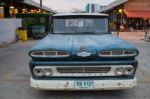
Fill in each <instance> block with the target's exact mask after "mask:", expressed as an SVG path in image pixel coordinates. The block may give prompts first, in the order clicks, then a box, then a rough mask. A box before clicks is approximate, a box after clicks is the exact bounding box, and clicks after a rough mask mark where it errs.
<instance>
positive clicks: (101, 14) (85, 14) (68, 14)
mask: <svg viewBox="0 0 150 99" xmlns="http://www.w3.org/2000/svg"><path fill="white" fill-rule="evenodd" d="M58 16H108V15H107V14H103V13H62V14H54V15H53V17H58Z"/></svg>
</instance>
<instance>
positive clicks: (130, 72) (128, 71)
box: [125, 67, 134, 76]
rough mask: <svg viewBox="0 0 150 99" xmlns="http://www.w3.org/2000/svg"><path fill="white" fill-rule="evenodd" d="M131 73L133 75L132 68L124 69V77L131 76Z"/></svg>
mask: <svg viewBox="0 0 150 99" xmlns="http://www.w3.org/2000/svg"><path fill="white" fill-rule="evenodd" d="M133 73H134V68H133V67H126V68H125V75H127V76H130V75H133Z"/></svg>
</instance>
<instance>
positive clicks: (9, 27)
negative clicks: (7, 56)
mask: <svg viewBox="0 0 150 99" xmlns="http://www.w3.org/2000/svg"><path fill="white" fill-rule="evenodd" d="M21 26H22V21H21V19H0V46H2V45H4V44H9V43H12V42H14V41H16V29H17V28H18V27H21Z"/></svg>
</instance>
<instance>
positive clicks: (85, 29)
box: [53, 18, 108, 34]
mask: <svg viewBox="0 0 150 99" xmlns="http://www.w3.org/2000/svg"><path fill="white" fill-rule="evenodd" d="M53 22H54V26H53V32H54V33H99V34H102V33H108V19H107V18H66V19H65V18H63V19H54V20H53Z"/></svg>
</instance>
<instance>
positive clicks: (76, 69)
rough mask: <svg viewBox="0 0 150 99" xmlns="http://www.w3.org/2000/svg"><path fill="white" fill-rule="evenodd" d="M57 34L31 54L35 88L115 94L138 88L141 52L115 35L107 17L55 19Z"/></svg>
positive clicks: (78, 15) (61, 16)
mask: <svg viewBox="0 0 150 99" xmlns="http://www.w3.org/2000/svg"><path fill="white" fill-rule="evenodd" d="M52 30H53V31H52V32H51V33H50V34H49V35H48V36H47V37H45V38H44V39H43V40H41V41H40V42H39V43H38V44H36V45H35V46H33V48H32V49H31V50H30V51H29V56H30V57H31V58H32V60H31V61H30V63H29V64H30V70H31V74H32V76H31V79H30V84H31V87H33V88H36V89H42V90H110V89H111V90H112V89H127V88H133V87H135V86H136V85H137V82H136V76H135V73H136V69H137V67H138V61H137V60H136V59H135V57H136V56H137V55H138V54H139V51H138V49H137V48H135V47H134V46H133V45H131V44H129V43H128V42H126V41H124V40H122V39H121V38H118V37H116V36H114V35H112V34H111V32H110V30H109V20H108V15H106V14H94V13H89V14H87V13H69V14H55V15H53V29H52Z"/></svg>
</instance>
